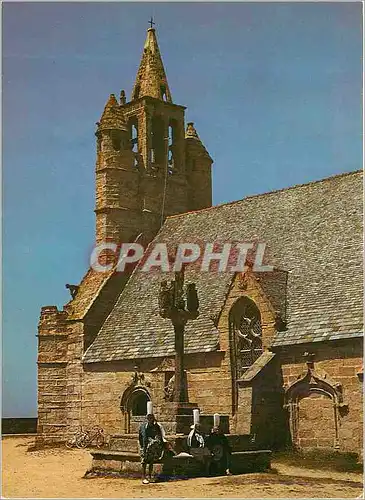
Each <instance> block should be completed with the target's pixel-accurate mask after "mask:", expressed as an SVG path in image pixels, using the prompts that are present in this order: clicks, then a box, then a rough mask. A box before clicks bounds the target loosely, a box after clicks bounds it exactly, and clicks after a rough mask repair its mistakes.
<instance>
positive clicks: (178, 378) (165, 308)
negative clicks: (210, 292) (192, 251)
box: [159, 270, 199, 403]
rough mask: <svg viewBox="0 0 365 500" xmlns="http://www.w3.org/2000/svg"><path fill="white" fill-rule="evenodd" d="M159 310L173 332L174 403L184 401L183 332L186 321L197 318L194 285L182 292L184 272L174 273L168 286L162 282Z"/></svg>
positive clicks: (196, 299) (197, 306)
mask: <svg viewBox="0 0 365 500" xmlns="http://www.w3.org/2000/svg"><path fill="white" fill-rule="evenodd" d="M159 309H160V315H161V316H162V317H163V318H169V319H171V322H172V324H173V326H174V332H175V393H174V401H175V402H177V403H182V402H184V401H185V400H186V396H185V387H184V331H185V325H186V323H187V321H189V320H192V319H196V318H197V317H198V316H199V301H198V295H197V292H196V288H195V283H190V284H188V285H187V287H186V290H184V271H183V270H182V271H179V272H176V273H175V280H174V281H171V283H170V284H168V283H167V281H162V282H161V286H160V293H159Z"/></svg>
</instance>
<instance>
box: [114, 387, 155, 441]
mask: <svg viewBox="0 0 365 500" xmlns="http://www.w3.org/2000/svg"><path fill="white" fill-rule="evenodd" d="M148 401H151V395H150V393H149V392H148V390H147V389H146V388H145V387H142V386H137V387H130V388H128V389H127V390H126V391H124V394H123V396H122V399H121V402H120V409H121V411H122V414H123V415H124V432H125V433H126V434H129V433H130V432H132V431H133V430H135V429H134V427H137V426H139V424H140V423H141V422H142V421H143V420H144V418H145V416H146V414H147V402H148ZM133 424H135V425H133ZM132 427H133V429H132Z"/></svg>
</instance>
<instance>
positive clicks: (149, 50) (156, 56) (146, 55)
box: [132, 17, 172, 102]
mask: <svg viewBox="0 0 365 500" xmlns="http://www.w3.org/2000/svg"><path fill="white" fill-rule="evenodd" d="M149 23H150V24H151V28H148V30H147V38H146V42H145V44H144V48H143V53H142V59H141V63H140V65H139V69H138V73H137V77H136V81H135V84H134V87H133V92H132V100H134V99H139V98H140V97H145V96H150V97H154V98H156V99H161V100H162V101H166V102H172V98H171V92H170V89H169V85H168V83H167V78H166V73H165V69H164V66H163V62H162V58H161V54H160V49H159V47H158V43H157V38H156V31H155V29H154V28H152V26H153V25H154V24H155V23H154V22H153V18H152V17H151V20H150V21H149Z"/></svg>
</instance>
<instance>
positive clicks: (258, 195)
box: [166, 169, 363, 219]
mask: <svg viewBox="0 0 365 500" xmlns="http://www.w3.org/2000/svg"><path fill="white" fill-rule="evenodd" d="M360 172H363V170H362V169H359V170H351V171H350V172H343V173H342V174H334V175H330V176H329V177H325V178H324V179H318V180H316V181H310V182H303V183H301V184H294V185H293V186H288V187H285V188H281V189H274V191H266V192H265V193H258V194H252V195H249V196H245V197H244V198H241V199H240V200H234V201H227V202H225V203H219V204H218V205H213V206H211V207H206V208H201V209H199V210H190V211H188V212H183V213H180V214H175V215H169V216H168V217H166V219H174V218H176V217H184V216H185V215H188V214H196V213H201V212H206V211H208V210H214V209H216V208H221V207H226V206H229V205H234V204H235V203H241V202H242V201H245V200H250V199H251V198H259V197H260V196H267V195H270V194H276V193H280V192H282V191H289V190H290V189H296V188H299V187H304V186H310V185H312V184H319V183H320V182H326V181H330V180H332V179H335V178H338V177H345V176H347V175H354V174H359V173H360Z"/></svg>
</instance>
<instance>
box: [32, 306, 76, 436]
mask: <svg viewBox="0 0 365 500" xmlns="http://www.w3.org/2000/svg"><path fill="white" fill-rule="evenodd" d="M69 331H70V328H69V325H68V323H67V313H65V312H63V311H58V309H57V307H55V306H46V307H43V308H42V310H41V317H40V320H39V329H38V332H39V334H38V424H37V434H38V437H37V441H38V443H39V444H44V443H47V442H49V441H52V442H53V441H58V440H61V439H62V438H63V436H64V433H65V430H66V428H67V412H66V394H67V391H66V385H67V374H66V367H67V339H68V333H69Z"/></svg>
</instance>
